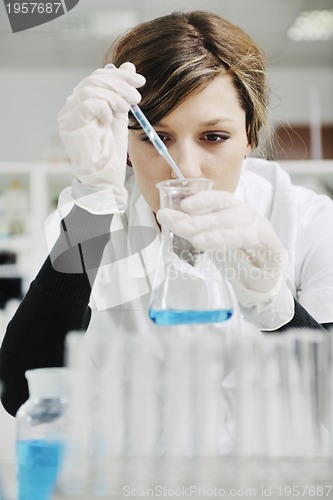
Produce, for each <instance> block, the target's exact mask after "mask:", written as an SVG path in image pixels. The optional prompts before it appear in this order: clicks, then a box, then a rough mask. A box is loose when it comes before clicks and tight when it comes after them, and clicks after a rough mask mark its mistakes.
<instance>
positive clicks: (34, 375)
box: [25, 368, 68, 399]
mask: <svg viewBox="0 0 333 500" xmlns="http://www.w3.org/2000/svg"><path fill="white" fill-rule="evenodd" d="M25 376H26V379H27V380H28V387H29V395H30V397H33V398H39V399H51V398H65V397H67V395H68V368H35V369H33V370H27V371H26V372H25Z"/></svg>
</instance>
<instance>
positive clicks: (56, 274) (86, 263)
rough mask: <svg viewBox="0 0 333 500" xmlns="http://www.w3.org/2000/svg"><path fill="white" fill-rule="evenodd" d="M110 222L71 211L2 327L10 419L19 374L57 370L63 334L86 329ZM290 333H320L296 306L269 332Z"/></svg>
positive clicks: (23, 389) (1, 373) (22, 386)
mask: <svg viewBox="0 0 333 500" xmlns="http://www.w3.org/2000/svg"><path fill="white" fill-rule="evenodd" d="M111 220H112V215H102V216H100V215H92V214H90V213H89V212H86V211H84V210H83V209H81V208H78V207H76V206H75V207H74V208H73V210H72V211H71V212H70V214H69V215H68V216H67V217H66V218H65V219H64V221H63V222H62V227H61V234H60V237H59V239H58V241H57V243H56V245H55V247H54V248H53V250H52V252H51V254H50V255H49V256H48V258H47V259H46V261H45V263H44V264H43V266H42V268H41V269H40V271H39V273H38V275H37V276H36V278H35V280H34V281H33V282H32V283H31V285H30V288H29V290H28V292H27V294H26V295H25V297H24V298H23V300H22V302H21V303H20V305H19V307H18V309H17V311H16V313H15V315H14V317H13V319H12V320H11V321H10V323H9V324H8V327H7V330H6V334H5V337H4V340H3V343H2V346H1V349H0V380H1V381H2V383H3V392H2V397H1V400H2V404H3V406H4V408H5V409H6V410H7V412H8V413H10V414H11V415H13V416H15V414H16V412H17V410H18V408H19V407H20V406H21V405H22V404H23V403H24V402H25V401H26V400H27V398H28V386H27V381H26V378H25V371H26V370H29V369H32V368H43V367H52V366H63V363H64V345H65V343H64V341H65V337H66V335H67V333H68V332H69V331H71V330H76V331H80V330H81V331H82V332H84V331H86V329H87V328H88V325H89V322H90V318H91V310H90V308H89V306H88V304H89V299H90V293H91V288H92V284H93V281H94V279H95V277H96V274H97V269H98V265H99V263H100V261H101V258H102V254H103V251H104V248H105V245H106V244H107V243H108V241H109V240H110V223H111ZM88 270H89V279H88V275H87V271H88ZM94 270H95V272H94ZM73 271H75V272H73ZM324 326H327V325H324ZM295 327H311V328H316V329H319V330H323V331H325V329H324V328H323V326H322V325H319V324H318V323H317V322H316V321H315V320H314V319H313V318H312V317H311V316H310V315H309V314H308V313H307V311H306V310H305V309H304V308H303V307H302V306H301V305H300V304H298V303H297V302H295V315H294V317H293V319H292V320H291V321H290V322H289V323H288V324H286V325H284V326H283V327H282V328H279V329H278V330H275V332H276V331H279V332H283V331H285V330H287V329H288V328H295ZM269 333H270V332H268V334H269Z"/></svg>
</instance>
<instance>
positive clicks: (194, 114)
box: [128, 75, 251, 212]
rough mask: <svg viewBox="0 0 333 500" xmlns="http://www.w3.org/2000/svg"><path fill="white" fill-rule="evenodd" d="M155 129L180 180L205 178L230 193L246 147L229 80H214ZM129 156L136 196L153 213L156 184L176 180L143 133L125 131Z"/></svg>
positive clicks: (156, 204)
mask: <svg viewBox="0 0 333 500" xmlns="http://www.w3.org/2000/svg"><path fill="white" fill-rule="evenodd" d="M154 128H155V130H156V132H157V133H158V135H159V136H160V138H161V139H162V140H163V142H164V143H165V145H166V146H167V147H168V150H169V153H170V155H171V156H172V158H173V159H174V160H175V162H176V163H177V165H178V167H179V168H180V170H181V171H182V173H183V175H184V177H186V178H193V177H206V178H208V179H211V180H213V181H214V189H221V190H224V191H229V192H234V191H235V189H236V187H237V184H238V180H239V176H240V170H241V166H242V161H243V158H244V156H245V155H246V154H248V153H249V152H250V150H251V147H250V145H249V144H248V139H247V134H246V123H245V111H244V110H243V109H242V108H241V105H240V103H239V100H238V97H237V91H236V89H235V87H234V85H233V83H232V80H231V77H230V76H229V75H226V76H218V77H216V78H215V79H214V80H212V81H211V82H210V83H209V84H208V85H207V86H206V87H204V88H203V90H201V91H199V92H197V93H195V94H192V95H190V96H189V97H188V98H187V99H185V100H184V101H183V102H182V103H181V104H180V105H179V106H178V107H177V108H176V109H174V110H173V111H172V112H171V113H170V114H169V115H167V116H165V117H164V118H163V119H162V120H161V121H160V122H159V123H156V124H155V125H154ZM128 154H129V159H130V161H131V163H132V165H133V169H134V173H135V176H136V179H137V182H138V183H139V188H140V191H141V193H142V194H143V196H144V198H145V200H146V201H147V202H148V204H149V205H150V207H151V208H152V210H153V211H154V212H156V211H157V210H158V209H159V194H158V191H157V189H156V187H155V185H156V183H157V182H160V181H163V180H167V179H172V178H175V175H174V173H173V171H172V170H171V168H170V166H169V165H168V164H167V162H166V161H165V160H164V158H163V157H162V156H160V155H159V153H158V152H157V151H156V149H155V148H154V146H153V145H152V144H151V142H150V141H149V140H148V138H147V136H146V134H145V133H144V132H143V131H142V130H130V131H129V144H128Z"/></svg>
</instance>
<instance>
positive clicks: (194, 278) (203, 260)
mask: <svg viewBox="0 0 333 500" xmlns="http://www.w3.org/2000/svg"><path fill="white" fill-rule="evenodd" d="M156 186H157V188H158V190H159V193H160V207H161V208H173V209H175V210H180V205H181V201H182V200H183V199H184V198H186V197H187V196H191V195H193V194H194V193H197V192H198V191H202V190H206V189H211V188H212V186H213V181H211V180H209V179H204V178H198V179H186V182H184V181H182V180H180V179H175V180H168V181H163V182H159V183H158V184H157V185H156ZM229 286H230V285H228V284H227V283H226V282H225V280H224V278H223V277H222V275H221V273H220V272H219V270H218V269H217V267H216V266H215V264H214V259H212V255H209V252H201V251H198V250H197V249H195V248H194V247H193V245H192V244H191V243H190V242H189V241H188V240H186V239H184V238H180V237H179V236H177V235H176V234H174V233H173V232H172V231H171V230H170V229H169V228H168V227H167V226H162V242H161V252H160V256H159V262H158V269H157V272H156V275H155V283H154V287H153V291H152V294H151V300H150V308H149V316H150V318H151V319H152V320H153V321H154V322H155V323H157V324H159V325H174V324H194V323H215V322H222V321H226V320H227V319H229V318H230V317H231V316H232V311H233V308H232V300H231V295H230V293H229V288H228V287H229Z"/></svg>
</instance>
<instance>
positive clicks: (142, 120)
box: [104, 63, 185, 181]
mask: <svg viewBox="0 0 333 500" xmlns="http://www.w3.org/2000/svg"><path fill="white" fill-rule="evenodd" d="M104 68H110V69H111V68H115V65H114V64H111V63H110V64H106V66H104ZM130 109H131V111H132V113H133V115H134V117H135V119H136V120H137V122H138V123H139V125H140V126H141V127H142V129H143V130H144V131H145V133H146V134H147V136H148V138H149V140H150V141H151V143H152V144H153V146H155V148H156V150H157V151H158V153H159V154H160V155H161V156H163V158H164V159H165V160H166V161H167V162H168V164H169V165H170V167H171V168H172V170H173V171H174V173H175V174H176V176H177V177H178V178H179V179H181V180H184V181H185V177H184V176H183V174H182V173H181V171H180V169H179V167H178V166H177V164H176V163H175V161H174V160H173V159H172V157H171V156H170V153H169V151H168V148H167V147H166V145H165V144H164V142H163V141H162V140H161V138H160V137H159V135H158V134H157V133H156V131H155V130H154V128H153V126H152V125H151V124H150V122H149V121H148V120H147V118H146V116H145V115H144V114H143V112H142V111H141V109H140V108H139V106H138V105H137V104H134V105H131V107H130Z"/></svg>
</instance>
